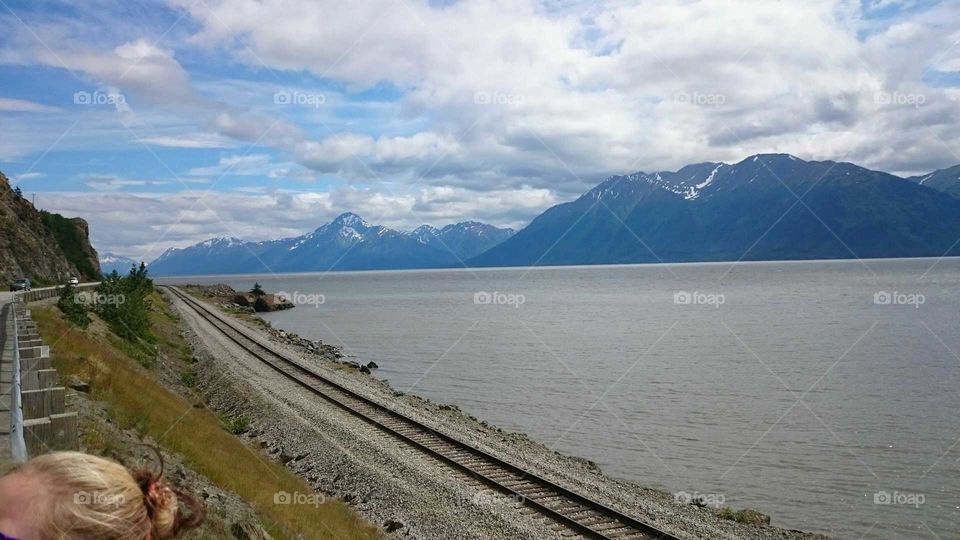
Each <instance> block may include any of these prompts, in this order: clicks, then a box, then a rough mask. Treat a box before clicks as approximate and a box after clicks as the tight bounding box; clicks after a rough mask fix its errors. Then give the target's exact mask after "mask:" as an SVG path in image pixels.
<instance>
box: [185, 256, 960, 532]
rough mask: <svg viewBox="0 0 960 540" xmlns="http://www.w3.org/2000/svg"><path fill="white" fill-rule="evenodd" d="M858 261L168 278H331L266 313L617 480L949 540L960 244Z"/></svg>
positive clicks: (291, 288)
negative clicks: (293, 304)
mask: <svg viewBox="0 0 960 540" xmlns="http://www.w3.org/2000/svg"><path fill="white" fill-rule="evenodd" d="M935 263H936V264H935ZM865 264H866V266H865V265H864V264H862V263H860V262H856V261H840V262H803V263H750V264H739V265H736V266H731V265H730V264H691V265H670V266H659V265H652V266H608V267H567V268H538V269H488V270H476V271H466V270H456V271H413V272H356V273H328V274H299V275H291V274H287V275H281V276H267V275H260V276H229V277H220V278H209V277H205V278H194V279H190V280H184V279H183V278H178V279H177V280H175V281H178V282H184V281H190V282H203V283H214V282H225V283H228V284H230V285H232V286H234V287H236V288H249V287H250V286H251V285H252V284H253V281H254V280H257V281H259V282H260V283H261V284H263V285H264V287H265V288H267V289H268V290H269V291H281V290H282V291H286V292H288V293H297V294H298V296H297V298H296V300H298V301H300V302H306V301H310V300H314V299H318V297H317V298H310V297H306V296H304V295H308V294H317V295H323V300H324V302H323V303H322V304H318V305H315V306H311V305H306V304H305V305H301V306H299V307H298V308H297V309H294V310H290V311H286V312H279V313H274V314H270V315H268V316H267V318H268V319H270V320H271V321H273V323H274V325H275V326H278V327H282V328H286V329H289V330H292V331H294V332H297V333H299V334H301V335H303V336H308V337H312V338H320V339H323V340H324V341H327V342H330V343H335V344H339V345H342V346H343V347H344V349H345V350H346V352H347V353H348V354H351V355H355V356H357V357H359V359H362V360H364V361H367V360H373V361H376V362H377V363H378V364H379V365H380V367H381V369H380V370H379V371H378V372H377V375H378V376H380V377H385V378H387V379H389V380H390V381H391V382H392V383H393V385H394V386H395V387H396V388H399V389H401V390H404V391H411V392H415V393H418V394H420V395H423V396H426V397H430V398H432V399H436V400H439V401H444V402H452V403H456V404H458V405H460V406H461V407H462V408H463V409H464V410H466V411H467V412H469V413H471V414H473V415H475V416H478V417H480V418H483V419H486V420H488V421H490V422H493V423H495V424H497V425H499V426H502V427H504V428H505V429H511V430H516V431H523V432H526V433H529V434H530V435H531V436H532V437H534V438H535V439H537V440H539V441H541V442H543V443H545V444H547V445H549V446H551V447H552V448H555V449H557V450H559V451H562V452H565V453H570V454H574V455H579V456H583V457H586V458H589V459H592V460H594V461H596V462H597V463H598V464H600V466H601V467H602V468H603V469H604V470H605V471H606V472H608V473H609V474H611V475H614V476H618V477H622V478H627V479H631V480H635V481H637V482H639V483H641V484H644V485H652V486H659V487H662V488H665V489H667V490H669V491H671V492H678V491H684V492H687V493H698V494H707V495H709V496H710V497H712V498H713V499H714V500H719V499H720V498H722V500H723V501H724V504H726V505H729V506H732V507H735V508H740V507H751V508H756V509H759V510H761V511H763V512H766V513H769V514H771V515H772V516H773V520H774V523H776V524H778V525H781V526H785V527H791V528H798V529H803V530H809V531H818V532H824V533H827V534H831V535H834V536H837V537H841V538H861V537H862V538H937V537H939V538H957V537H960V444H958V442H960V421H958V409H960V357H958V356H957V354H960V260H957V259H952V260H951V259H946V260H942V261H939V262H937V261H936V260H934V259H914V260H900V261H890V260H884V261H866V263H865ZM681 291H685V292H688V293H691V298H692V300H691V303H689V304H685V303H683V299H682V298H681V299H680V302H679V303H678V302H676V301H675V295H676V294H677V293H678V292H681ZM881 291H887V292H889V293H893V292H895V291H896V292H897V293H898V295H896V296H895V297H894V298H893V300H892V302H891V303H890V304H883V303H880V304H878V303H876V302H875V294H876V293H878V292H881ZM484 292H488V293H493V292H497V293H498V294H496V295H494V294H491V295H490V298H491V302H490V303H483V302H484V301H485V297H484V295H483V293H484ZM695 292H696V293H697V294H693V293H695ZM477 293H481V294H480V297H479V298H477V299H475V296H476V295H477ZM510 295H513V296H510ZM521 295H522V296H521ZM919 295H922V296H919ZM475 300H479V302H480V303H477V302H475ZM881 301H882V300H881ZM498 302H507V303H498ZM721 302H722V303H721ZM921 302H922V303H921ZM882 492H886V493H889V494H890V496H891V497H890V498H891V499H893V502H892V504H876V502H875V498H877V497H879V498H881V500H882V498H883V497H884V495H883V494H882ZM878 493H880V495H877V494H878Z"/></svg>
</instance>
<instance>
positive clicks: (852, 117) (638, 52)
mask: <svg viewBox="0 0 960 540" xmlns="http://www.w3.org/2000/svg"><path fill="white" fill-rule="evenodd" d="M174 3H175V4H177V5H179V6H181V7H183V8H184V9H187V10H188V11H189V13H190V15H191V16H192V17H193V18H194V19H195V20H197V21H198V22H199V24H200V30H199V32H197V34H196V35H195V36H194V38H193V40H194V42H195V43H197V44H201V45H204V46H210V47H213V46H225V47H226V48H227V49H228V50H231V51H232V52H233V54H234V56H235V58H237V59H238V60H240V61H243V62H247V63H249V64H250V65H252V66H262V65H266V66H269V67H270V68H271V69H278V70H301V69H303V70H308V71H310V72H312V73H313V74H315V75H316V76H319V77H327V78H332V79H335V80H338V81H342V82H343V83H345V84H347V85H350V86H352V87H355V88H367V87H370V86H372V85H374V84H377V83H389V84H392V85H395V86H397V87H398V88H402V89H403V90H404V91H405V92H406V93H405V95H404V98H403V105H404V107H405V109H406V110H407V112H409V113H411V114H416V113H420V112H423V111H429V112H430V113H431V114H433V115H435V116H436V117H437V118H438V119H439V121H438V122H437V125H436V126H434V127H432V128H431V130H430V131H424V132H421V133H418V134H415V135H413V136H411V137H408V139H411V140H407V141H401V140H395V139H390V138H376V137H370V136H369V135H366V134H362V133H349V132H346V133H338V134H337V135H336V136H330V137H326V138H324V139H322V140H319V141H311V140H308V141H304V142H302V143H300V144H299V145H298V146H297V149H296V154H297V155H298V156H299V157H300V159H301V160H302V161H303V162H304V163H305V164H306V165H308V166H310V167H313V168H315V169H316V170H319V171H323V172H338V173H342V174H347V175H360V176H363V175H365V174H370V173H371V172H372V173H376V174H393V173H396V172H398V170H400V169H407V170H408V171H410V172H411V173H412V175H413V176H414V177H416V176H417V172H420V173H422V172H423V171H424V170H425V169H426V168H427V166H428V165H427V163H430V162H433V161H436V160H437V159H441V158H443V159H444V161H445V162H446V163H447V164H449V166H450V170H451V171H453V172H461V173H462V172H465V171H470V170H476V169H478V168H481V167H483V168H486V169H487V170H495V171H497V172H498V173H500V174H499V176H500V178H501V180H502V182H503V184H500V185H497V184H494V185H490V186H489V188H490V189H497V188H499V187H502V186H503V185H509V184H510V182H511V179H510V178H508V176H509V175H510V173H511V172H514V171H516V170H518V169H521V170H522V169H526V168H528V167H531V166H532V168H534V169H537V170H538V171H539V176H540V178H539V179H538V180H537V181H538V183H539V185H543V186H545V187H546V186H549V185H550V182H552V181H554V179H555V178H556V177H557V176H558V175H570V174H572V175H575V176H578V177H579V176H583V177H589V178H590V180H591V181H592V180H593V179H595V178H596V177H598V176H602V175H604V174H607V173H610V172H623V171H628V170H632V169H637V168H642V169H647V170H652V169H664V168H672V167H678V166H681V165H683V164H685V163H689V162H691V161H703V160H706V159H735V158H736V157H739V156H743V155H747V154H751V153H755V152H761V151H792V152H794V153H801V151H805V152H806V153H807V157H812V158H834V159H843V158H845V157H848V156H851V155H854V156H857V157H862V158H865V159H866V160H867V161H868V162H869V163H868V164H871V165H875V166H884V167H887V168H892V169H894V170H902V169H904V168H908V167H910V166H915V165H914V164H910V163H898V162H897V160H896V158H895V154H894V153H886V152H884V151H883V149H884V148H887V147H891V146H904V145H906V146H909V145H911V144H912V143H913V141H914V140H915V138H916V131H915V130H908V131H906V132H904V131H902V130H899V129H898V128H899V127H900V126H901V125H902V124H901V120H902V118H901V116H903V115H902V114H901V113H902V111H899V110H890V107H888V106H887V105H889V103H888V101H889V100H886V99H885V98H884V96H885V95H887V94H890V95H892V94H893V93H894V92H908V91H910V90H911V89H910V88H909V84H910V83H914V84H920V83H921V81H919V80H918V78H917V77H914V78H913V79H911V78H910V76H909V75H910V73H909V72H907V70H910V69H913V70H914V73H913V75H918V73H916V70H923V69H926V68H927V67H929V64H930V63H931V62H933V61H934V60H935V53H936V52H937V50H938V49H939V51H943V50H945V49H946V48H947V47H948V46H949V45H950V41H949V37H950V36H949V34H950V32H949V31H948V29H949V24H944V23H946V22H948V21H950V22H953V23H956V22H957V15H956V14H951V13H949V12H947V11H946V10H944V9H941V10H938V11H939V12H940V13H938V14H934V15H931V14H923V15H921V16H918V17H933V16H937V17H940V20H939V24H937V25H934V26H926V25H924V26H922V27H923V28H924V30H925V31H924V32H922V33H923V34H924V35H923V36H922V42H923V45H922V46H921V47H920V48H919V49H917V48H915V43H916V38H917V36H918V33H919V28H921V25H922V24H923V23H924V22H926V21H921V22H918V21H909V20H908V21H905V22H902V23H899V24H894V25H892V26H890V27H889V28H888V29H886V30H885V31H883V32H881V33H880V34H879V35H876V36H874V37H872V38H870V39H868V40H866V41H864V40H863V39H861V36H860V34H859V31H860V30H861V29H862V26H863V25H862V24H860V23H861V22H862V21H861V19H862V17H863V14H862V13H861V12H860V9H859V8H858V7H857V6H855V5H853V4H854V3H851V2H847V1H841V0H813V1H803V2H799V1H798V2H776V3H771V2H755V1H752V0H741V1H734V2H724V3H715V2H689V1H680V0H676V1H666V2H664V1H657V2H652V1H639V2H633V3H611V4H599V5H598V7H597V8H596V9H594V10H592V11H591V12H589V13H588V14H587V16H584V14H583V13H581V12H576V11H573V10H571V11H568V12H565V11H564V10H562V9H560V10H545V9H543V8H542V6H541V5H540V4H539V3H536V2H509V3H507V2H487V1H465V2H457V3H455V4H453V5H443V6H436V5H433V4H430V3H426V2H414V3H407V2H401V3H396V4H388V5H384V4H383V3H381V2H375V1H373V0H369V1H356V2H350V3H327V4H321V5H320V6H315V5H304V4H302V3H299V2H293V1H288V0H267V1H256V2H255V1H253V0H239V1H230V2H223V1H220V2H210V3H208V5H209V9H208V8H207V6H193V5H191V4H190V3H189V2H185V1H184V2H174ZM890 4H891V3H890V2H887V1H880V2H874V3H873V4H871V5H870V6H868V10H876V9H881V8H884V7H889V5H890ZM901 7H903V6H901ZM944 17H945V18H944ZM266 20H269V21H270V22H271V24H263V21H266ZM863 24H866V23H863ZM931 29H932V30H934V31H931ZM908 46H909V47H910V48H911V49H912V50H911V51H910V52H909V53H908V56H909V57H908V58H902V57H900V56H897V57H895V58H893V59H891V58H889V57H885V56H884V55H886V54H887V53H888V52H890V51H891V50H895V49H897V48H905V47H908ZM947 67H949V63H944V62H943V61H941V62H940V69H944V68H947ZM925 92H926V94H925V97H926V103H925V104H924V105H925V106H928V107H931V108H934V107H943V106H944V102H946V101H948V99H946V94H945V92H944V91H942V90H939V89H935V88H929V87H928V88H925ZM895 104H896V103H895ZM951 105H952V103H951ZM878 130H880V131H878ZM937 131H938V135H939V136H940V137H941V138H943V139H944V140H948V139H949V138H951V137H953V136H955V135H957V134H958V133H957V130H956V124H955V123H954V124H952V125H951V126H950V127H949V128H942V130H939V129H938V130H937ZM851 133H852V135H853V136H851ZM878 134H882V137H878ZM418 137H419V138H420V139H421V142H424V141H427V140H429V141H430V142H431V143H432V144H426V145H419V146H418V145H417V144H415V140H416V139H417V138H418ZM868 139H869V140H872V141H873V142H872V144H871V143H870V142H869V141H868ZM436 141H442V142H443V144H436ZM391 142H395V143H396V145H397V146H399V147H401V148H402V149H404V150H406V149H411V150H412V149H413V147H417V149H416V150H414V153H413V154H412V155H409V156H389V155H383V151H382V149H377V148H375V147H376V146H378V145H388V144H390V143H391ZM378 150H379V151H378ZM871 150H872V151H873V153H872V154H871ZM929 152H930V155H929V159H928V160H927V161H929V162H934V161H937V160H938V159H940V158H941V156H940V155H939V153H938V152H937V151H936V150H930V151H929ZM357 160H361V161H363V165H364V166H362V167H358V166H357V164H356V163H355V162H356V161H357ZM351 162H354V163H351ZM446 170H447V167H442V168H441V174H443V173H444V172H446Z"/></svg>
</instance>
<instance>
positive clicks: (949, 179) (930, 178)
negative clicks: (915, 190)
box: [907, 165, 960, 199]
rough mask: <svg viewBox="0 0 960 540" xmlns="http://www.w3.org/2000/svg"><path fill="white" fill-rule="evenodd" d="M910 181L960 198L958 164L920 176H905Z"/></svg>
mask: <svg viewBox="0 0 960 540" xmlns="http://www.w3.org/2000/svg"><path fill="white" fill-rule="evenodd" d="M907 180H910V181H911V182H916V183H917V184H920V185H921V186H926V187H928V188H931V189H935V190H937V191H942V192H944V193H946V194H948V195H952V196H954V197H956V198H958V199H960V165H954V166H953V167H950V168H948V169H940V170H938V171H933V172H932V173H929V174H922V175H920V176H911V177H910V178H907Z"/></svg>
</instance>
